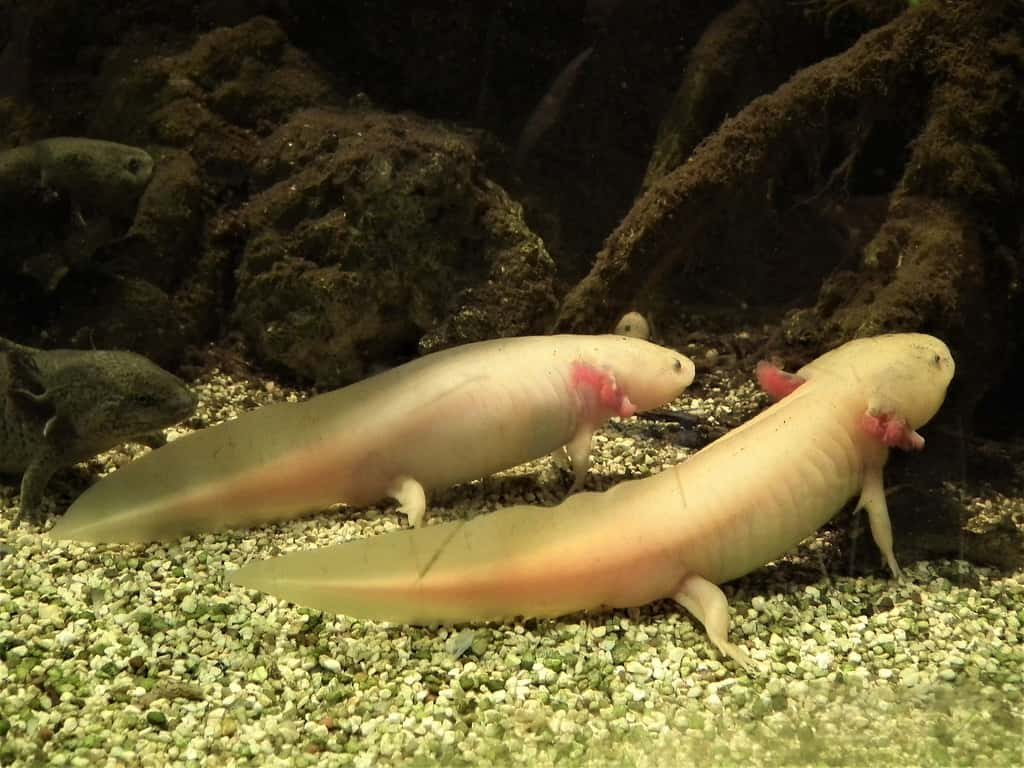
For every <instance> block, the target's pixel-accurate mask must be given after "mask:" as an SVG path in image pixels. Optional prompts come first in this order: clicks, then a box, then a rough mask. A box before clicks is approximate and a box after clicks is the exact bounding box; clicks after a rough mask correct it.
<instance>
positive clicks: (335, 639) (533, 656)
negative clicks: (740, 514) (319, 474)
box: [0, 374, 1024, 766]
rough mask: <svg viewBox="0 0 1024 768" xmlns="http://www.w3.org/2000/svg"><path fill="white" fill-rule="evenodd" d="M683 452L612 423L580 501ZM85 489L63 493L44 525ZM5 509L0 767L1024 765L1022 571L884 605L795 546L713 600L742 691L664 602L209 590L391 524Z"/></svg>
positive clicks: (681, 439)
mask: <svg viewBox="0 0 1024 768" xmlns="http://www.w3.org/2000/svg"><path fill="white" fill-rule="evenodd" d="M712 381H713V380H712ZM197 389H198V390H199V391H200V395H201V398H202V402H201V406H200V411H199V413H198V414H197V416H196V417H195V418H194V419H193V420H192V421H191V422H190V424H191V426H193V427H198V426H202V425H204V424H207V423H214V422H216V421H219V420H221V419H223V418H226V417H228V416H229V415H231V414H232V413H235V412H237V411H239V410H244V409H246V408H251V407H254V406H255V405H257V404H259V403H262V402H267V401H269V400H271V399H281V398H294V397H296V394H295V393H292V392H288V391H286V390H284V389H282V388H281V387H275V386H273V385H270V384H266V385H263V384H255V383H252V382H243V381H238V380H232V379H229V378H228V377H226V376H223V375H220V374H214V375H212V376H210V377H208V378H206V379H204V380H203V381H202V382H200V383H199V384H198V385H197ZM700 394H701V397H700V398H698V397H696V396H695V395H693V394H691V393H687V395H686V396H684V397H683V398H682V399H681V400H680V401H679V402H677V403H676V404H675V406H674V407H677V408H682V409H685V410H687V411H691V412H694V413H697V414H699V415H700V416H701V417H702V419H704V420H705V424H707V425H709V426H710V427H711V429H712V433H713V432H714V430H715V428H716V425H717V427H718V429H719V430H720V429H723V428H726V427H729V426H732V425H733V424H735V423H738V421H740V420H742V418H745V417H746V415H748V414H749V413H751V412H752V411H753V410H754V409H755V408H756V407H758V406H759V404H760V403H761V400H760V398H759V396H758V395H757V394H756V393H755V392H754V390H753V389H752V387H750V386H749V385H744V386H742V387H740V388H738V389H735V390H729V389H728V388H726V387H724V386H719V387H716V386H714V385H709V384H707V383H705V384H704V386H703V389H702V390H701V392H700ZM695 442H700V441H699V440H698V439H695V436H694V435H693V434H692V433H687V432H685V431H684V430H683V428H681V427H679V426H678V425H674V424H671V423H667V422H661V423H655V422H651V421H640V420H635V419H634V420H630V421H628V422H624V423H621V424H613V425H610V426H609V427H608V428H606V429H605V430H604V431H603V432H602V435H601V436H599V438H598V440H597V443H596V456H595V462H594V464H595V467H594V470H593V475H594V476H593V478H592V487H595V488H598V487H607V486H610V485H612V484H613V483H615V482H617V481H618V480H621V479H623V478H626V477H637V476H642V475H645V474H649V473H652V472H655V471H658V470H660V469H661V468H662V467H663V466H667V465H670V464H673V463H676V462H677V461H679V460H681V459H683V458H684V457H685V456H686V455H687V453H688V452H689V450H690V449H689V448H688V447H687V446H691V445H693V444H694V443H695ZM130 456H131V451H130V450H127V449H126V450H123V451H118V452H112V453H110V454H106V455H105V456H103V457H101V459H100V460H98V461H94V462H92V463H91V465H90V471H91V472H99V471H106V470H109V469H110V468H112V467H113V466H115V465H116V464H117V463H120V462H123V461H126V460H128V459H129V458H130ZM85 482H87V477H86V475H84V474H83V473H81V472H79V473H78V474H77V475H76V474H75V473H64V474H63V475H61V476H60V478H59V479H58V481H56V482H55V483H54V484H53V486H52V487H51V489H50V490H51V493H50V502H49V503H51V504H52V505H53V507H52V508H53V510H54V511H56V509H57V508H58V506H61V507H62V506H63V505H64V504H66V502H67V501H68V500H69V499H70V497H71V495H72V494H73V492H74V491H75V490H80V489H81V487H82V486H83V485H84V483H85ZM567 487H568V480H567V478H566V476H565V475H563V474H561V471H560V470H558V469H557V468H554V467H553V466H552V465H551V463H550V462H549V461H547V460H545V461H541V462H536V463H535V464H534V465H529V466H524V467H520V468H517V469H516V470H513V471H510V472H507V473H504V474H503V475H501V476H500V477H496V478H490V479H488V480H486V481H483V482H479V483H472V484H468V485H465V486H461V487H459V488H455V489H451V490H449V491H446V492H444V493H441V494H437V495H436V496H435V498H434V499H433V503H432V504H431V507H430V519H433V520H443V519H451V518H454V517H464V516H468V515H472V514H475V513H477V512H479V511H481V510H486V509H492V508H494V507H496V506H500V505H505V504H511V503H521V502H533V503H541V504H552V503H555V502H556V501H557V500H558V499H559V498H560V497H561V495H562V494H563V493H564V491H565V489H566V488H567ZM0 494H2V495H0V503H2V506H3V510H2V513H0V541H2V543H0V765H26V766H28V765H51V766H63V765H76V766H79V765H80V766H101V765H126V766H165V765H197V766H198V765H204V766H230V765H258V766H285V765H287V766H305V765H310V766H311V765H346V766H347V765H353V766H371V765H388V764H402V765H436V764H442V765H477V764H481V765H484V764H499V765H500V764H511V763H518V764H524V765H538V766H542V765H550V764H555V763H557V764H560V765H561V764H564V765H625V766H630V765H636V766H647V765H666V766H667V765H697V764H700V765H705V764H713V765H743V766H756V765H780V764H786V765H805V764H806V765H872V766H875V765H901V766H912V765H957V766H967V765H971V766H989V765H991V766H999V765H1021V764H1024V748H1022V736H1024V703H1022V689H1024V644H1022V643H1021V638H1022V636H1024V629H1022V625H1024V573H1010V574H1003V573H997V572H993V571H990V570H986V569H983V568H977V567H975V566H972V565H969V564H967V563H962V562H949V561H941V562H938V561H937V562H930V563H917V564H904V565H905V566H906V565H909V567H907V574H908V576H909V580H908V581H907V582H906V583H904V584H902V585H901V584H897V583H896V582H894V581H892V580H890V579H889V578H886V577H885V575H884V572H883V571H881V570H879V571H878V575H877V576H876V577H872V578H851V577H845V576H841V575H836V574H835V573H834V572H833V573H831V574H829V578H826V577H825V574H823V573H822V571H821V566H820V563H821V562H823V560H822V559H821V558H819V557H818V556H817V555H818V554H820V553H821V552H823V551H824V550H825V549H826V545H825V544H824V543H822V542H808V543H807V544H806V545H805V546H803V547H801V549H800V551H799V552H797V553H795V554H794V555H793V556H790V557H787V558H785V559H783V560H781V561H779V562H778V563H776V564H772V565H770V566H769V567H766V568H763V569H761V570H759V571H758V572H756V573H755V574H752V575H751V576H749V577H747V578H745V579H742V580H740V581H738V582H736V583H735V584H732V585H730V586H729V587H727V588H726V589H727V593H728V594H729V596H730V603H731V607H732V610H733V630H732V639H733V641H735V642H736V643H738V644H740V645H742V646H744V647H745V648H747V649H748V650H749V651H750V652H751V655H752V656H753V657H754V659H755V660H756V661H757V662H758V665H759V667H760V671H759V672H758V673H757V674H753V675H751V674H748V673H746V672H744V671H743V670H741V669H740V668H738V667H737V666H736V665H735V664H734V663H733V662H731V661H724V660H723V657H722V656H721V655H720V654H719V653H718V652H717V651H716V650H715V649H714V648H713V647H712V646H711V645H710V644H709V642H708V641H707V639H706V637H705V635H704V631H703V629H702V628H701V627H700V626H699V625H695V622H694V621H692V620H691V619H690V617H689V616H688V615H687V614H686V613H685V612H683V611H682V610H681V609H679V608H678V607H677V606H675V605H674V604H672V603H670V602H668V601H663V602H661V603H659V604H656V605H653V606H647V607H644V608H642V609H638V610H634V611H620V612H614V613H605V614H599V615H588V616H584V615H576V616H570V617H565V618H562V619H558V620H543V621H527V622H524V623H520V624H509V625H484V626H476V627H468V628H467V627H462V628H439V629H423V628H407V627H401V626H390V625H386V624H379V623H374V622H361V621H354V620H351V619H348V618H345V617H334V616H326V615H323V614H321V613H319V612H317V611H311V610H305V609H300V608H295V607H293V606H292V605H290V604H287V603H282V602H279V601H277V600H275V599H273V598H270V597H267V596H264V595H261V594H259V593H254V592H248V591H245V590H242V589H239V588H235V587H230V586H228V585H227V584H226V583H225V580H224V575H225V573H226V571H228V570H230V569H232V568H235V567H238V566H240V565H242V564H243V563H245V562H247V561H249V560H251V559H254V558H261V557H266V556H269V555H273V554H277V553H280V552H284V551H288V550H293V549H307V548H312V547H317V546H321V545H325V544H328V543H334V542H338V541H342V540H345V539H349V538H354V537H360V536H369V535H376V534H379V533H382V532H384V531H387V530H391V529H394V528H396V527H398V526H399V525H400V520H399V516H398V515H397V514H396V513H395V512H394V509H393V507H392V506H391V505H388V504H384V505H380V506H378V507H373V508H368V509H358V510H339V511H332V512H328V513H325V514H321V515H318V516H315V517H312V518H309V519H306V520H301V521H297V522H294V523H291V524H288V525H280V526H274V527H268V528H263V529H260V530H253V531H240V532H230V533H225V534H220V535H215V536H203V537H199V538H188V539H185V540H183V541H181V542H177V543H174V544H171V545H153V546H147V547H132V546H114V545H110V546H100V547H92V546H80V545H76V544H68V543H59V544H58V543H54V542H51V541H50V540H48V539H47V538H45V537H43V536H42V535H41V532H40V531H39V530H38V529H36V528H34V527H31V526H29V525H27V524H22V525H21V526H20V527H12V524H11V518H12V509H13V508H14V501H15V498H16V489H15V488H14V487H11V486H5V487H3V488H0ZM62 497H63V498H62ZM58 502H59V504H58ZM1015 503H1019V500H1018V501H1015ZM51 522H52V521H51ZM50 524H51V523H47V526H49V525H50ZM896 535H897V536H898V535H899V531H897V532H896ZM824 562H829V561H828V560H827V558H826V559H825V560H824ZM832 570H833V571H834V570H835V568H834V567H832ZM698 761H700V762H698Z"/></svg>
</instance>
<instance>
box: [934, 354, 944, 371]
mask: <svg viewBox="0 0 1024 768" xmlns="http://www.w3.org/2000/svg"><path fill="white" fill-rule="evenodd" d="M932 365H934V366H935V367H936V368H941V367H942V355H935V357H933V358H932Z"/></svg>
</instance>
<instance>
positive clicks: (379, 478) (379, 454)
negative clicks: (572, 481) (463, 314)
mask: <svg viewBox="0 0 1024 768" xmlns="http://www.w3.org/2000/svg"><path fill="white" fill-rule="evenodd" d="M693 375H694V369H693V363H692V362H691V361H690V360H689V359H687V358H686V357H684V356H683V355H680V354H678V353H676V352H675V351H673V350H670V349H667V348H665V347H660V346H657V345H655V344H651V343H650V342H646V341H641V340H639V339H633V338H627V337H624V336H614V335H606V336H574V335H564V336H536V337H520V338H512V339H498V340H494V341H485V342H479V343H476V344H468V345H465V346H461V347H456V348H453V349H449V350H445V351H442V352H437V353H434V354H431V355H427V356H425V357H422V358H420V359H418V360H415V361H413V362H411V363H407V364H405V365H402V366H399V367H397V368H394V369H392V370H390V371H387V372H385V373H382V374H379V375H378V376H374V377H372V378H369V379H367V380H365V381H361V382H359V383H357V384H353V385H352V386H349V387H345V388H343V389H339V390H335V391H333V392H328V393H325V394H322V395H318V396H316V397H313V398H311V399H309V400H307V401H304V402H301V403H281V404H275V405H270V406H267V407H264V408H260V409H257V410H255V411H251V412H249V413H246V414H243V415H242V416H240V417H239V418H237V419H234V420H232V421H228V422H225V423H223V424H219V425H216V426H213V427H209V428H207V429H203V430H200V431H198V432H194V433H192V434H190V435H187V436H185V437H183V438H181V439H179V440H176V441H174V442H172V443H170V444H168V445H166V446H164V447H162V448H160V449H159V450H156V451H153V452H152V453H149V454H147V455H145V456H143V457H141V458H140V459H138V460H136V461H134V462H132V463H131V464H128V465H127V466H125V467H123V468H122V469H120V470H118V471H117V472H114V473H113V474H111V475H109V476H108V477H106V478H104V479H102V480H101V481H100V482H98V483H97V484H96V485H94V486H93V487H92V488H90V489H89V490H88V491H86V492H85V494H83V495H82V496H81V497H80V498H79V499H78V500H77V501H76V502H75V503H74V504H72V506H71V508H70V509H69V510H68V512H67V514H66V515H65V516H64V518H63V519H62V520H60V521H59V522H58V523H57V525H56V526H55V528H54V529H53V530H52V531H51V536H53V537H55V538H58V539H76V540H81V541H146V540H152V539H165V538H169V537H173V536H178V535H181V534H184V533H190V532H198V531H213V530H217V529H221V528H228V527H238V526H244V525H252V524H256V523H262V522H268V521H275V520H284V519H288V518H293V517H297V516H298V515H301V514H305V513H308V512H310V511H312V510H317V509H323V508H325V507H327V506H330V505H332V504H335V503H338V502H344V503H347V504H353V505H363V504H369V503H372V502H375V501H377V500H379V499H381V498H384V497H387V496H391V497H394V498H396V499H398V500H399V502H400V503H401V505H402V509H403V511H405V512H406V513H407V514H408V515H409V517H410V520H411V522H412V523H413V524H414V525H415V524H418V523H419V522H420V521H421V520H422V518H423V515H424V512H425V509H426V495H425V494H426V491H427V490H430V489H438V488H443V487H446V486H448V485H452V484H454V483H458V482H464V481H467V480H473V479H477V478H480V477H483V476H485V475H488V474H491V473H493V472H496V471H498V470H502V469H506V468H508V467H512V466H515V465H517V464H521V463H523V462H525V461H529V460H531V459H535V458H538V457H541V456H544V455H545V454H547V453H550V452H552V451H554V450H556V449H560V448H561V447H562V446H565V447H566V449H567V451H568V453H569V455H570V457H571V459H572V462H573V466H574V469H575V472H576V485H577V486H579V485H582V482H583V479H584V477H585V476H586V473H587V467H588V464H589V452H590V442H591V437H592V435H593V433H594V431H595V430H596V429H597V428H598V427H600V426H601V424H603V423H604V422H605V421H606V420H607V419H609V418H610V417H612V416H630V415H632V414H633V413H634V412H635V411H636V410H645V409H648V408H654V407H657V406H660V405H664V404H665V403H667V402H669V401H671V400H673V399H675V398H676V397H677V396H678V395H679V394H680V393H681V392H682V391H683V390H684V389H685V388H686V387H687V386H688V385H689V384H690V383H691V382H692V381H693Z"/></svg>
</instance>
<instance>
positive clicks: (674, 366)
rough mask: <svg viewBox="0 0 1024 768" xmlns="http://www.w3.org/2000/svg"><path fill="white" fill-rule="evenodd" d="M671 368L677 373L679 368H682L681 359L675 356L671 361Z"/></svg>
mask: <svg viewBox="0 0 1024 768" xmlns="http://www.w3.org/2000/svg"><path fill="white" fill-rule="evenodd" d="M672 370H673V371H675V372H676V373H679V372H680V371H681V370H683V361H682V360H679V359H678V358H676V359H675V360H674V361H673V362H672Z"/></svg>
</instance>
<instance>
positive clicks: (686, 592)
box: [672, 573, 755, 672]
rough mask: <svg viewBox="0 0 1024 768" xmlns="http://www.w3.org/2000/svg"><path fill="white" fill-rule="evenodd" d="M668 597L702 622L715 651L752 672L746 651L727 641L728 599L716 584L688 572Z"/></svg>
mask: <svg viewBox="0 0 1024 768" xmlns="http://www.w3.org/2000/svg"><path fill="white" fill-rule="evenodd" d="M672 597H673V599H674V600H675V601H676V602H677V603H679V604H680V605H681V606H683V608H685V609H686V610H688V611H689V612H690V613H692V614H693V615H694V616H695V617H696V618H697V621H699V622H700V623H701V624H703V625H704V629H705V630H706V631H707V633H708V639H709V640H710V641H711V642H712V643H713V644H714V646H715V647H716V648H717V649H718V650H720V651H721V652H722V653H724V654H725V655H726V656H728V657H729V658H730V659H732V660H733V661H735V662H736V663H737V664H739V665H740V666H741V667H743V668H744V669H745V670H747V671H748V672H749V671H754V669H755V667H754V661H753V659H751V658H750V656H749V655H748V654H747V652H746V651H745V650H743V649H742V648H740V647H739V646H738V645H734V644H733V643H731V642H729V602H728V601H727V600H726V599H725V593H724V592H722V590H721V589H720V588H719V587H718V585H717V584H713V583H712V582H710V581H708V580H707V579H705V578H704V577H702V576H699V575H697V574H696V573H691V574H689V575H688V576H687V577H686V578H684V579H683V580H682V582H681V583H680V584H679V589H678V591H677V592H676V593H675V594H674V595H673V596H672Z"/></svg>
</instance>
